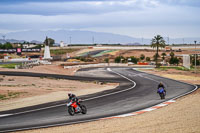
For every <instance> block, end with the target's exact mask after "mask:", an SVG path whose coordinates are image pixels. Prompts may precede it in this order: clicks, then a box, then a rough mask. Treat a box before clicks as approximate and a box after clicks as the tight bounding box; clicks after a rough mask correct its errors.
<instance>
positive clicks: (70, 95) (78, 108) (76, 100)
mask: <svg viewBox="0 0 200 133" xmlns="http://www.w3.org/2000/svg"><path fill="white" fill-rule="evenodd" d="M68 97H69V100H70V101H72V102H73V103H74V102H76V104H77V105H78V106H77V107H76V108H75V112H79V111H80V107H79V99H78V98H77V97H76V95H75V94H72V93H68Z"/></svg>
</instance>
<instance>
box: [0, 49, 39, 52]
mask: <svg viewBox="0 0 200 133" xmlns="http://www.w3.org/2000/svg"><path fill="white" fill-rule="evenodd" d="M40 51H41V49H40V48H27V49H26V48H16V49H0V53H21V52H40Z"/></svg>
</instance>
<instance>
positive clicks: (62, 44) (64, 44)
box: [60, 41, 68, 47]
mask: <svg viewBox="0 0 200 133" xmlns="http://www.w3.org/2000/svg"><path fill="white" fill-rule="evenodd" d="M67 46H68V44H66V43H64V42H63V41H60V47H67Z"/></svg>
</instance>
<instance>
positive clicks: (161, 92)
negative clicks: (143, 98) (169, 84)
mask: <svg viewBox="0 0 200 133" xmlns="http://www.w3.org/2000/svg"><path fill="white" fill-rule="evenodd" d="M157 93H158V94H159V95H160V98H161V99H165V95H166V91H165V90H164V88H162V87H161V88H159V89H158V91H157Z"/></svg>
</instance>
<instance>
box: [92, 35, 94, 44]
mask: <svg viewBox="0 0 200 133" xmlns="http://www.w3.org/2000/svg"><path fill="white" fill-rule="evenodd" d="M92 44H94V36H93V37H92Z"/></svg>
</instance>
